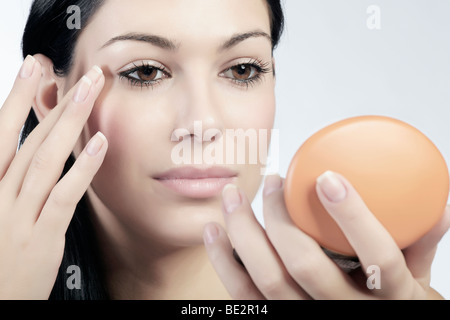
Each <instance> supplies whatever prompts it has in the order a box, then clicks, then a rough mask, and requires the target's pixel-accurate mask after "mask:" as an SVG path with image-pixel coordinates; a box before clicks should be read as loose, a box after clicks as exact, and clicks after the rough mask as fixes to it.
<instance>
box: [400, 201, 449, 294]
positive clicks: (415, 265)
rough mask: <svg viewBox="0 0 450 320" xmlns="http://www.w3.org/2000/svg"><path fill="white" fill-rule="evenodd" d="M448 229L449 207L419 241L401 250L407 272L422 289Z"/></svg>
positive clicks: (427, 284)
mask: <svg viewBox="0 0 450 320" xmlns="http://www.w3.org/2000/svg"><path fill="white" fill-rule="evenodd" d="M449 227H450V206H447V208H446V209H445V211H444V214H443V216H442V218H441V219H440V221H439V222H438V223H437V224H436V225H435V226H434V227H433V228H432V229H431V230H430V231H429V232H428V233H427V234H426V235H425V236H423V237H422V238H421V239H420V240H419V241H417V242H416V243H414V244H413V245H411V246H410V247H408V248H406V249H405V250H403V255H404V256H405V259H406V264H407V265H408V268H409V270H410V271H411V273H412V275H413V277H414V278H415V279H416V280H417V281H419V282H420V283H421V285H422V286H423V287H428V286H429V284H430V271H431V265H432V263H433V259H434V256H435V254H436V249H437V245H438V243H439V241H440V240H441V239H442V237H443V236H444V235H445V233H446V232H447V230H448V229H449Z"/></svg>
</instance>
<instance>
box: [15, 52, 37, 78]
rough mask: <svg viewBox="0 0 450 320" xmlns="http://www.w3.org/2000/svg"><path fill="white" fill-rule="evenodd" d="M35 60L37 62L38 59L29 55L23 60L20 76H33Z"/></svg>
mask: <svg viewBox="0 0 450 320" xmlns="http://www.w3.org/2000/svg"><path fill="white" fill-rule="evenodd" d="M35 62H36V59H35V58H34V57H33V56H30V55H28V56H27V57H26V58H25V61H24V62H23V64H22V68H20V73H19V76H20V77H21V78H22V79H27V78H29V77H31V75H32V74H33V70H34V64H35Z"/></svg>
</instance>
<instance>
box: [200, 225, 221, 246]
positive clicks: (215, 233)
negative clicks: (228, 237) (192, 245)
mask: <svg viewBox="0 0 450 320" xmlns="http://www.w3.org/2000/svg"><path fill="white" fill-rule="evenodd" d="M219 232H220V231H219V228H218V227H217V225H216V224H215V223H212V222H211V223H208V224H206V225H205V227H204V228H203V240H204V242H205V245H211V244H214V242H215V241H216V240H217V238H218V237H219Z"/></svg>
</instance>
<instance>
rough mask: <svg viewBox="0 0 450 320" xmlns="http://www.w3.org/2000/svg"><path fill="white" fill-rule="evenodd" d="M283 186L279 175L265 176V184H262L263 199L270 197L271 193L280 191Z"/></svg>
mask: <svg viewBox="0 0 450 320" xmlns="http://www.w3.org/2000/svg"><path fill="white" fill-rule="evenodd" d="M282 186H283V180H281V177H280V176H279V175H277V174H276V175H272V176H267V178H266V180H265V182H264V191H263V194H264V196H265V197H267V196H268V195H270V194H271V193H273V192H275V191H277V190H280V189H281V187H282Z"/></svg>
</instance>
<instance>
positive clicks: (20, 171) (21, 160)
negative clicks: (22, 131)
mask: <svg viewBox="0 0 450 320" xmlns="http://www.w3.org/2000/svg"><path fill="white" fill-rule="evenodd" d="M101 73H102V71H101V69H99V68H98V69H97V68H95V67H94V68H93V69H92V70H90V71H89V72H88V73H87V76H88V77H89V78H91V77H92V78H93V79H96V80H95V81H96V86H97V87H99V88H100V87H101V85H102V82H101V81H100V78H101ZM99 74H100V76H99ZM76 89H77V86H74V87H73V88H72V89H71V90H70V91H69V92H68V93H67V94H66V95H65V96H64V98H63V99H62V100H61V102H60V103H59V104H58V105H57V106H56V107H55V108H53V109H52V110H51V111H50V112H49V114H48V115H47V116H46V117H45V118H44V120H42V122H41V123H39V125H38V126H37V127H36V128H35V129H34V130H33V131H32V132H31V134H29V135H28V137H27V139H26V140H25V142H24V144H23V145H22V147H21V148H20V150H19V152H18V153H17V155H16V156H15V158H14V160H13V161H12V163H11V165H10V167H9V169H8V171H7V172H6V175H5V177H4V179H3V180H2V184H5V185H7V192H8V193H9V194H10V195H11V196H14V197H15V198H17V197H18V194H19V192H20V190H21V188H22V185H23V180H24V179H25V175H26V173H27V171H28V169H29V167H30V163H31V162H32V160H33V157H34V155H35V154H36V152H37V150H38V149H39V148H40V147H41V145H42V143H43V141H44V140H45V139H46V138H47V137H48V135H49V133H50V131H51V130H52V129H53V127H54V126H55V124H56V123H57V122H58V120H59V119H60V117H61V115H62V114H63V112H64V111H65V110H66V109H67V106H68V105H70V104H71V102H70V101H71V100H72V97H73V95H74V93H75V90H76ZM3 182H4V183H3Z"/></svg>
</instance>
